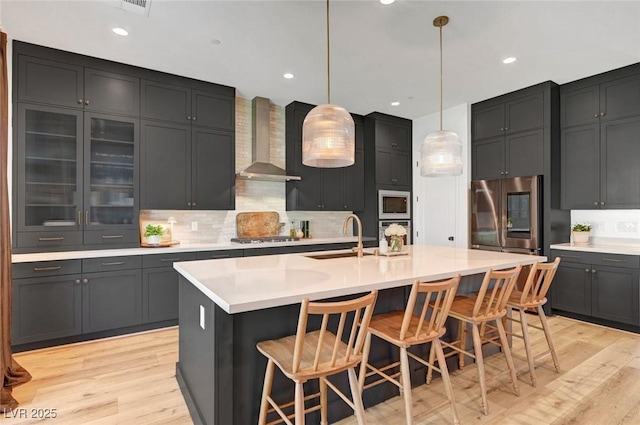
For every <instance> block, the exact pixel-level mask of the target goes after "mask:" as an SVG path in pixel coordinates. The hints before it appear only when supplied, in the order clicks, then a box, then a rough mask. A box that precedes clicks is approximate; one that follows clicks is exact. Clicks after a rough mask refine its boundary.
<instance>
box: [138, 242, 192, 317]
mask: <svg viewBox="0 0 640 425" xmlns="http://www.w3.org/2000/svg"><path fill="white" fill-rule="evenodd" d="M195 259H196V253H195V252H186V253H185V252H181V253H175V254H157V255H145V256H144V257H143V259H142V322H143V323H153V322H161V321H164V320H177V319H178V272H177V271H176V270H175V269H174V268H173V263H174V262H179V261H192V260H195Z"/></svg>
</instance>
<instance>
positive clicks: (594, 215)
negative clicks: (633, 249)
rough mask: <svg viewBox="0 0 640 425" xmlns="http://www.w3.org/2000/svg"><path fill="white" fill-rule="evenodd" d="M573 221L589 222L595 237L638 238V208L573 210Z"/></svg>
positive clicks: (639, 230)
mask: <svg viewBox="0 0 640 425" xmlns="http://www.w3.org/2000/svg"><path fill="white" fill-rule="evenodd" d="M575 223H588V224H591V225H592V226H593V228H592V229H591V236H594V237H596V238H623V239H640V210H573V211H571V224H575Z"/></svg>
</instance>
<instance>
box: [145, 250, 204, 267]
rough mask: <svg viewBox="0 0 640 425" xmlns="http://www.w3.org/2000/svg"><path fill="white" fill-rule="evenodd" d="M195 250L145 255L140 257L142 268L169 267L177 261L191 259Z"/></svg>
mask: <svg viewBox="0 0 640 425" xmlns="http://www.w3.org/2000/svg"><path fill="white" fill-rule="evenodd" d="M196 258H197V255H196V253H195V252H173V253H166V254H154V255H145V256H143V257H142V268H145V269H147V268H152V267H171V266H172V265H173V263H174V262H177V261H193V260H195V259H196Z"/></svg>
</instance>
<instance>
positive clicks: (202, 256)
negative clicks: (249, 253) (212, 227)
mask: <svg viewBox="0 0 640 425" xmlns="http://www.w3.org/2000/svg"><path fill="white" fill-rule="evenodd" d="M242 256H243V252H242V250H241V249H223V250H219V251H199V252H198V255H197V258H198V260H214V259H217V258H235V257H242Z"/></svg>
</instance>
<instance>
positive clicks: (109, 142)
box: [14, 103, 139, 252]
mask: <svg viewBox="0 0 640 425" xmlns="http://www.w3.org/2000/svg"><path fill="white" fill-rule="evenodd" d="M16 119H17V132H16V133H17V134H16V136H17V138H16V141H17V145H16V146H17V152H16V153H17V155H16V157H15V158H16V162H15V164H16V167H15V169H16V172H17V179H16V186H14V187H17V190H16V191H15V192H14V200H15V201H16V202H15V203H14V211H15V217H16V218H17V226H15V229H14V230H15V239H14V246H15V247H16V248H18V250H22V252H26V251H29V250H45V251H46V250H60V249H70V248H74V247H75V248H81V247H84V246H95V247H100V246H109V247H116V246H118V247H125V246H137V245H138V239H139V237H138V205H137V201H136V199H137V190H138V184H137V180H138V178H137V172H138V167H137V157H138V121H137V119H133V118H128V117H120V116H112V115H105V114H95V113H89V112H84V113H83V112H82V111H78V110H72V109H66V108H60V107H51V106H44V105H35V104H28V103H24V104H23V103H19V104H18V108H17V110H16Z"/></svg>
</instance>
